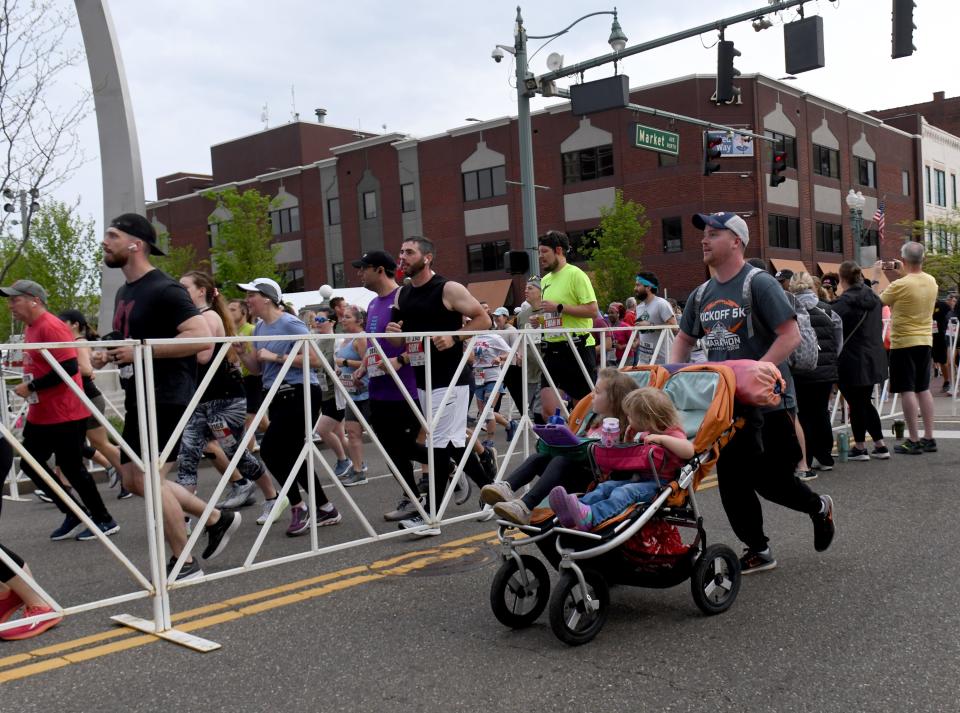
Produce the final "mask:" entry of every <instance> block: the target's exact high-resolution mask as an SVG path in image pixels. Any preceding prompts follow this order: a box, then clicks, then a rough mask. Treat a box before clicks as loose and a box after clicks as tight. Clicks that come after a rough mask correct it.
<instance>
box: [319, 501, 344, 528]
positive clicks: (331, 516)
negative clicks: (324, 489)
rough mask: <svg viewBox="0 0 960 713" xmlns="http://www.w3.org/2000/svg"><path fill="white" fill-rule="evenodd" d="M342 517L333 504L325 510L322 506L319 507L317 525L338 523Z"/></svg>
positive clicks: (323, 525) (324, 525)
mask: <svg viewBox="0 0 960 713" xmlns="http://www.w3.org/2000/svg"><path fill="white" fill-rule="evenodd" d="M342 519H343V518H342V517H341V515H340V513H339V512H338V511H337V509H336V508H335V507H334V506H333V505H330V509H329V510H324V509H323V508H322V507H320V508H317V527H326V526H327V525H336V524H337V523H338V522H340V521H341V520H342Z"/></svg>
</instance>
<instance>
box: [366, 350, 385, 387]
mask: <svg viewBox="0 0 960 713" xmlns="http://www.w3.org/2000/svg"><path fill="white" fill-rule="evenodd" d="M365 361H366V365H367V374H368V375H369V376H370V378H371V379H374V378H376V377H378V376H383V375H384V374H386V371H384V369H383V359H381V358H380V354H378V353H377V350H376V348H375V347H370V348H368V349H367V355H366V358H365Z"/></svg>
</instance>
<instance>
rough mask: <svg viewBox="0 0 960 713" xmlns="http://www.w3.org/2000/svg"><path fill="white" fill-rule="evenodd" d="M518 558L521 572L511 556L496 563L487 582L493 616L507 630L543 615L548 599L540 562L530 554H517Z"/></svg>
mask: <svg viewBox="0 0 960 713" xmlns="http://www.w3.org/2000/svg"><path fill="white" fill-rule="evenodd" d="M520 559H521V560H522V561H523V568H524V571H523V572H521V571H520V567H519V566H518V565H517V561H516V560H515V559H513V558H512V557H511V558H509V559H506V560H504V562H503V564H502V565H500V569H498V570H497V574H496V576H494V578H493V583H492V584H491V585H490V608H491V609H493V615H494V616H495V617H497V620H498V621H499V622H500V623H501V624H503V625H504V626H509V627H510V628H511V629H523V628H525V627H527V626H530V625H531V624H532V623H533V622H535V621H536V620H537V618H538V617H539V616H540V615H541V614H543V610H544V609H546V608H547V601H548V600H549V599H550V575H549V574H548V573H547V568H546V567H545V566H544V565H543V562H541V561H540V560H539V559H537V558H536V557H534V556H533V555H521V556H520ZM524 573H525V574H526V580H527V583H526V584H524Z"/></svg>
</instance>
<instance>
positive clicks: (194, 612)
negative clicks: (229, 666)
mask: <svg viewBox="0 0 960 713" xmlns="http://www.w3.org/2000/svg"><path fill="white" fill-rule="evenodd" d="M483 541H486V542H489V543H490V544H495V543H496V542H497V540H496V539H491V538H490V533H482V534H480V535H471V536H469V537H464V538H461V539H458V540H454V541H452V542H446V543H444V544H442V545H440V546H438V547H435V548H430V549H425V550H418V551H416V552H408V553H404V554H402V555H398V556H396V557H391V558H389V559H384V560H377V561H375V562H372V563H371V564H370V565H358V566H354V567H347V568H345V569H341V570H337V571H335V572H328V573H326V574H322V575H318V576H316V577H309V578H307V579H301V580H297V581H295V582H289V583H287V584H283V585H279V586H276V587H270V588H268V589H262V590H259V591H256V592H251V593H249V594H243V595H240V596H236V597H231V598H229V599H225V600H223V601H221V602H214V603H212V604H207V605H204V606H201V607H196V608H194V609H189V610H186V611H182V612H179V613H177V614H175V615H173V616H171V621H180V622H183V623H181V624H179V625H178V626H177V628H178V629H179V630H181V631H186V632H191V631H197V630H200V629H205V628H207V627H211V626H216V625H218V624H223V623H226V622H230V621H235V620H237V619H241V618H243V617H245V616H251V615H254V614H259V613H261V612H265V611H269V610H271V609H276V608H278V607H283V606H287V605H290V604H297V603H300V602H305V601H308V600H310V599H314V598H316V597H321V596H325V595H327V594H332V593H335V592H339V591H342V590H345V589H349V588H351V587H355V586H358V585H361V584H366V583H367V582H372V581H376V580H378V579H384V578H386V577H388V576H403V575H405V574H408V573H410V572H413V571H415V570H418V569H423V568H424V567H427V566H429V565H431V564H433V563H435V562H439V561H444V560H452V559H458V558H460V557H464V556H466V555H468V554H472V553H473V552H476V547H467V546H464V545H470V544H477V543H480V542H483ZM408 560H409V561H408ZM401 563H403V564H401ZM374 569H375V570H377V571H371V570H374ZM318 584H319V585H321V586H319V587H317V586H315V585H318ZM304 587H313V588H312V589H303V588H304ZM295 590H300V591H295ZM278 595H283V596H278ZM264 599H265V600H266V601H259V602H258V600H264ZM250 602H258V603H253V604H248V603H250ZM243 604H248V605H247V606H243V607H242V608H238V609H237V608H233V607H235V606H237V605H243ZM225 610H226V611H225ZM213 612H217V613H213ZM203 614H212V615H211V616H205V617H202V618H200V619H194V620H192V621H184V620H185V619H190V618H192V617H196V616H199V615H203ZM133 633H134V632H132V631H131V630H130V629H122V628H121V629H111V630H110V631H105V632H101V633H98V634H92V635H90V636H84V637H79V638H77V639H73V640H71V641H66V642H62V643H59V644H53V645H51V646H44V647H41V648H38V649H34V650H32V651H30V652H28V653H25V654H17V655H14V656H8V657H6V658H2V659H0V668H2V667H6V666H15V665H16V664H21V663H24V662H28V661H32V663H27V664H26V665H24V666H18V667H16V668H10V669H8V670H6V671H0V684H2V683H5V682H7V681H13V680H17V679H21V678H26V677H29V676H34V675H36V674H39V673H44V672H45V671H51V670H54V669H58V668H62V667H64V666H68V665H71V664H75V663H80V662H83V661H89V660H91V659H95V658H99V657H101V656H107V655H109V654H114V653H119V652H121V651H127V650H129V649H133V648H137V647H140V646H144V645H146V644H151V643H153V642H155V641H159V640H160V639H158V638H157V637H155V636H151V635H149V634H137V635H133V636H131V634H133ZM118 637H128V638H125V639H123V640H122V641H114V642H111V643H107V644H102V645H100V646H93V647H92V648H82V647H84V646H88V645H90V644H96V643H99V642H102V641H107V640H109V639H113V638H118ZM73 649H81V650H80V651H73V653H67V654H64V655H62V656H56V657H54V658H49V659H46V660H44V661H34V659H36V658H38V657H43V656H50V655H53V654H60V653H62V652H66V651H71V650H73Z"/></svg>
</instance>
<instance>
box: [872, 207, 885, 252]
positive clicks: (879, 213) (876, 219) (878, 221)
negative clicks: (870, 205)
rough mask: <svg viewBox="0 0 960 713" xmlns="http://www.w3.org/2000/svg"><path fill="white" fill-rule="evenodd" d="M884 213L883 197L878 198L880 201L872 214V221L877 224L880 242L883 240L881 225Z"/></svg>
mask: <svg viewBox="0 0 960 713" xmlns="http://www.w3.org/2000/svg"><path fill="white" fill-rule="evenodd" d="M884 213H886V206H885V205H884V202H883V198H881V199H880V203H879V204H878V205H877V212H876V213H874V214H873V221H874V222H875V223H876V224H877V236H878V237H879V238H880V242H881V243H882V242H883V226H884V224H885V221H884Z"/></svg>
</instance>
